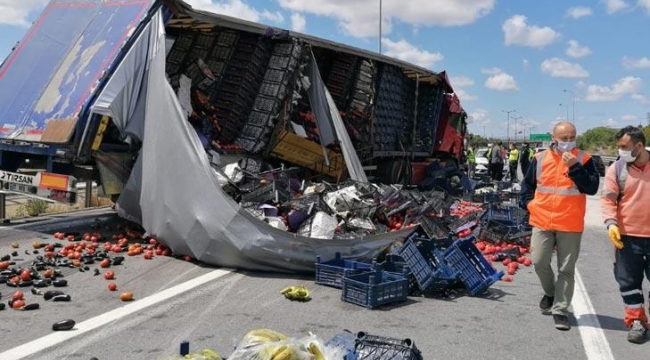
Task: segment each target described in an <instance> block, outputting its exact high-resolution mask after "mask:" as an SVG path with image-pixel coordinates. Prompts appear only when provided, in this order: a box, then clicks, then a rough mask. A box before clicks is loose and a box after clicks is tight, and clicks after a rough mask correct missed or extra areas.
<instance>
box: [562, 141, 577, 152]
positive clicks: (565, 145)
mask: <svg viewBox="0 0 650 360" xmlns="http://www.w3.org/2000/svg"><path fill="white" fill-rule="evenodd" d="M575 147H576V142H575V141H567V142H564V141H558V143H557V148H558V150H560V151H562V152H567V151H571V150H573V149H575Z"/></svg>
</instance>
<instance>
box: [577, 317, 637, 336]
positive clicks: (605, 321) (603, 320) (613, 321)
mask: <svg viewBox="0 0 650 360" xmlns="http://www.w3.org/2000/svg"><path fill="white" fill-rule="evenodd" d="M596 318H597V319H598V322H599V323H600V328H601V329H603V330H614V331H625V332H627V331H628V329H627V328H626V327H625V324H624V323H623V319H622V318H616V317H611V316H608V315H596ZM578 320H580V319H578ZM575 325H576V326H577V324H575ZM581 326H585V325H581Z"/></svg>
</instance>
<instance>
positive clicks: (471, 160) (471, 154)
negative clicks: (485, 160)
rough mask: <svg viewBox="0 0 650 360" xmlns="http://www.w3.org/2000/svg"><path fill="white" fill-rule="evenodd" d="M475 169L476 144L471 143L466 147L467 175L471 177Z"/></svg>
mask: <svg viewBox="0 0 650 360" xmlns="http://www.w3.org/2000/svg"><path fill="white" fill-rule="evenodd" d="M475 171H476V146H475V145H472V146H470V147H469V149H467V176H469V177H473V176H474V172H475Z"/></svg>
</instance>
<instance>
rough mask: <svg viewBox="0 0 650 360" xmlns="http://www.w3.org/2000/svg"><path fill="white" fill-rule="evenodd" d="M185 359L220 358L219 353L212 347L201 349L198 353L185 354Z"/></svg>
mask: <svg viewBox="0 0 650 360" xmlns="http://www.w3.org/2000/svg"><path fill="white" fill-rule="evenodd" d="M185 359H194V360H222V359H221V355H219V354H218V353H217V352H216V351H214V350H212V349H203V350H202V351H201V352H200V353H195V354H187V355H185Z"/></svg>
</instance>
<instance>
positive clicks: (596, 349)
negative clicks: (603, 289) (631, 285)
mask: <svg viewBox="0 0 650 360" xmlns="http://www.w3.org/2000/svg"><path fill="white" fill-rule="evenodd" d="M575 282H576V285H575V292H574V295H573V301H572V302H571V306H572V307H573V314H574V316H575V318H576V320H577V321H578V329H579V330H580V336H581V337H582V344H583V346H584V348H585V354H586V355H587V359H588V360H613V359H614V354H613V353H612V349H611V348H610V347H609V342H607V338H606V337H605V332H604V331H603V329H602V328H601V327H600V321H598V317H597V316H596V311H595V310H594V306H593V305H592V304H591V299H589V294H587V288H586V287H585V284H584V282H582V277H581V276H580V272H579V271H578V269H576V273H575Z"/></svg>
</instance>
